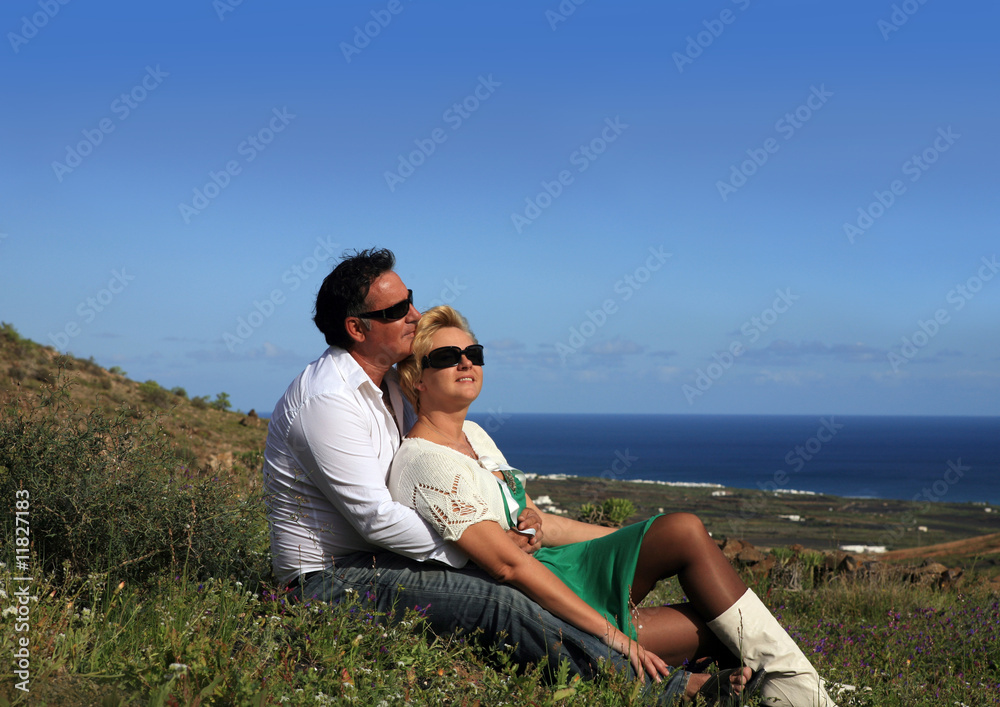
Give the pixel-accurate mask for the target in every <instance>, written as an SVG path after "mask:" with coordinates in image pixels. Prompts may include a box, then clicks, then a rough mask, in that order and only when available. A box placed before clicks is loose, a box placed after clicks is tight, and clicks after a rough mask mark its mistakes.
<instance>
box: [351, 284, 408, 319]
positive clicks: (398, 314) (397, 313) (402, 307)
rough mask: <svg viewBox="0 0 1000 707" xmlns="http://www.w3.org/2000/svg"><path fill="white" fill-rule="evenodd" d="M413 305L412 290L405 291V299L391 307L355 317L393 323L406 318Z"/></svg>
mask: <svg viewBox="0 0 1000 707" xmlns="http://www.w3.org/2000/svg"><path fill="white" fill-rule="evenodd" d="M411 304H413V290H407V291H406V299H404V300H400V301H399V302H396V304H394V305H392V306H391V307H386V308H385V309H380V310H378V311H376V312H365V313H364V314H359V315H357V316H358V318H360V319H384V320H385V321H387V322H394V321H397V320H399V319H402V318H403V317H405V316H406V313H407V312H409V311H410V305H411Z"/></svg>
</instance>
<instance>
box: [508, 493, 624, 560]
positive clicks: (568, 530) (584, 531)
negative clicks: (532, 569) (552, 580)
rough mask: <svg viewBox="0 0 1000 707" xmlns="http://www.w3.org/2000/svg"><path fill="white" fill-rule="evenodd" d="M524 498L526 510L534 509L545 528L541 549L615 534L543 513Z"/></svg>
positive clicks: (605, 529)
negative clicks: (526, 504)
mask: <svg viewBox="0 0 1000 707" xmlns="http://www.w3.org/2000/svg"><path fill="white" fill-rule="evenodd" d="M525 498H526V499H527V501H528V508H532V509H534V510H535V511H536V512H537V513H538V514H539V515H540V516H541V517H542V525H543V527H544V528H545V535H544V536H542V546H543V547H555V546H556V545H569V544H570V543H579V542H583V541H585V540H593V539H594V538H601V537H604V536H605V535H610V534H611V533H613V532H615V528H606V527H604V526H602V525H593V524H592V523H583V522H581V521H578V520H573V519H572V518H566V517H565V516H560V515H556V514H555V513H545V512H544V511H541V510H539V509H538V506H536V505H535V502H534V501H532V500H531V497H530V496H528V495H525Z"/></svg>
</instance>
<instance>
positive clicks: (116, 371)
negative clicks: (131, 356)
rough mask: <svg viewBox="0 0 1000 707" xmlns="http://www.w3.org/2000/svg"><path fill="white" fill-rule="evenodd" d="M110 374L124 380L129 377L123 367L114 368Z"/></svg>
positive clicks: (110, 370) (109, 371)
mask: <svg viewBox="0 0 1000 707" xmlns="http://www.w3.org/2000/svg"><path fill="white" fill-rule="evenodd" d="M108 373H113V374H114V375H116V376H121V377H122V378H124V377H125V376H127V375H128V374H127V373H126V372H125V371H123V370H122V367H121V366H112V367H111V368H109V369H108Z"/></svg>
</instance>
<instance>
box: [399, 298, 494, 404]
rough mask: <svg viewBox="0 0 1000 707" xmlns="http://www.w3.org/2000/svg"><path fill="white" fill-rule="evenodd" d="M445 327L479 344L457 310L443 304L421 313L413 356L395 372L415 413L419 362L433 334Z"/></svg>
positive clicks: (401, 363)
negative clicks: (457, 330)
mask: <svg viewBox="0 0 1000 707" xmlns="http://www.w3.org/2000/svg"><path fill="white" fill-rule="evenodd" d="M447 327H455V328H456V329H461V330H462V331H464V332H465V333H466V334H468V335H469V336H470V337H472V341H473V343H479V342H478V341H476V335H475V334H473V333H472V329H470V328H469V322H468V321H467V320H466V319H465V317H463V316H462V315H461V314H459V313H458V310H456V309H454V308H452V307H449V306H448V305H446V304H443V305H441V306H440V307H432V308H431V309H428V310H427V311H426V312H424V313H423V315H422V316H421V317H420V321H419V322H417V333H416V335H415V336H414V337H413V354H412V355H411V356H408V357H407V358H405V359H403V360H402V361H400V362H399V364H398V365H397V366H396V370H397V371H398V372H399V387H400V388H402V390H403V394H404V395H405V396H406V397H407V399H408V400H409V401H410V403H411V404H412V405H413V409H414V410H416V411H417V412H419V411H420V393H419V391H417V381H419V380H420V376H421V374H423V372H424V369H423V366H422V365H421V361H423V358H424V356H426V355H427V354H429V353H430V351H431V339H433V338H434V334H436V333H437V332H438V330H439V329H445V328H447Z"/></svg>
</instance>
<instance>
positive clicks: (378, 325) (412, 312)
mask: <svg viewBox="0 0 1000 707" xmlns="http://www.w3.org/2000/svg"><path fill="white" fill-rule="evenodd" d="M406 297H407V289H406V285H404V284H403V281H402V280H401V279H400V277H399V275H397V274H396V273H394V272H392V271H390V272H387V273H383V274H382V275H379V276H378V278H376V279H375V281H374V282H372V284H371V287H370V288H369V289H368V298H367V299H366V300H365V311H367V312H374V311H378V310H380V309H385V308H387V307H391V306H392V305H394V304H396V303H397V302H400V301H402V300H405V299H406ZM419 320H420V312H418V311H417V309H416V307H414V306H413V305H410V309H409V311H408V312H407V313H406V316H405V317H403V318H402V319H397V320H396V321H394V322H387V321H385V320H384V319H369V320H368V322H369V323H370V324H371V326H372V328H371V329H369V330H367V331H366V332H365V340H364V341H361V342H358V343H357V344H356V345H355V347H354V350H355V351H356V352H357V353H359V354H361V355H362V356H364V357H365V358H367V359H369V360H371V361H375V362H377V363H378V364H379V365H383V366H386V367H388V366H392V365H395V364H397V363H399V362H400V361H402V360H403V359H404V358H406V357H407V356H409V355H410V351H411V350H412V349H413V334H414V332H416V330H417V322H418V321H419Z"/></svg>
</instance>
